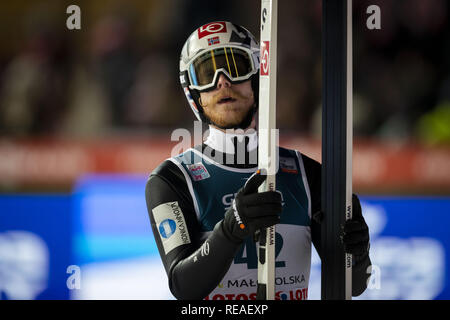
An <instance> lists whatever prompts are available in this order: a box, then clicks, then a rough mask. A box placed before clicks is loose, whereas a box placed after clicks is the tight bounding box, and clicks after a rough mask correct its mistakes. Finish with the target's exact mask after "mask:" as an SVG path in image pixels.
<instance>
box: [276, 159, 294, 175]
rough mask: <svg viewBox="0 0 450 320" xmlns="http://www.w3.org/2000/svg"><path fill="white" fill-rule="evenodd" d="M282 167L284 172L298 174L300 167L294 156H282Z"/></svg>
mask: <svg viewBox="0 0 450 320" xmlns="http://www.w3.org/2000/svg"><path fill="white" fill-rule="evenodd" d="M280 169H281V171H283V172H287V173H295V174H298V168H297V164H296V163H295V159H294V158H284V157H280Z"/></svg>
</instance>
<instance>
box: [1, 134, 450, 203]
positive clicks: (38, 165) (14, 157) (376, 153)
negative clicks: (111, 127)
mask: <svg viewBox="0 0 450 320" xmlns="http://www.w3.org/2000/svg"><path fill="white" fill-rule="evenodd" d="M177 143H178V142H177V141H170V140H169V139H168V138H167V137H166V136H163V137H154V138H148V139H134V138H133V139H132V140H94V141H80V140H56V139H43V140H20V141H19V140H2V141H0V177H1V181H0V186H10V185H12V186H26V185H29V184H32V185H42V186H45V185H49V186H50V185H58V184H72V183H74V182H75V181H76V179H77V178H78V177H80V176H81V175H84V174H88V173H132V174H150V172H151V171H152V170H153V169H154V168H155V167H156V166H157V165H158V164H159V163H161V162H162V161H164V160H165V159H167V158H169V157H171V156H172V154H171V153H172V152H173V153H174V154H173V155H175V154H178V153H179V151H180V150H179V148H177V150H172V149H173V148H174V147H175V146H177ZM280 144H281V145H283V146H285V147H288V148H295V149H297V150H300V151H301V152H302V153H304V154H306V155H308V156H309V157H311V158H313V159H316V160H318V161H320V158H321V145H320V141H315V140H311V139H303V138H297V137H284V138H282V139H281V141H280ZM353 184H354V188H355V190H358V189H362V190H374V191H379V192H390V191H400V192H402V191H405V192H407V191H410V190H417V191H422V192H424V193H429V192H431V191H437V192H439V193H440V194H442V193H447V194H448V193H449V191H450V148H448V147H435V148H432V147H424V146H418V145H412V144H385V143H383V144H381V143H375V142H363V141H355V143H354V147H353Z"/></svg>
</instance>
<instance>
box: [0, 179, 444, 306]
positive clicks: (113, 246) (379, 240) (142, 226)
mask: <svg viewBox="0 0 450 320" xmlns="http://www.w3.org/2000/svg"><path fill="white" fill-rule="evenodd" d="M146 180H147V176H143V175H88V176H85V177H83V178H82V179H80V180H79V181H78V183H77V184H76V186H75V188H74V191H73V193H72V194H71V195H65V196H56V195H55V196H52V195H33V196H31V195H30V196H27V195H23V196H14V195H9V196H7V195H3V196H0V208H1V209H0V293H1V297H2V299H17V298H19V299H69V298H70V299H173V296H172V295H171V293H170V291H169V289H168V283H167V276H166V274H165V271H164V268H163V266H162V263H161V261H160V257H159V254H158V251H157V248H156V244H155V242H154V239H153V235H152V232H151V228H150V222H149V218H148V214H147V208H146V204H145V197H144V188H145V183H146ZM360 198H361V202H362V207H363V213H364V216H365V219H366V221H367V223H368V225H369V228H370V238H371V254H370V255H371V260H372V263H373V270H372V277H371V280H370V283H369V288H368V289H367V290H366V291H365V292H364V293H363V295H362V296H360V297H358V298H357V299H450V279H449V272H450V235H449V234H448V229H449V226H450V215H449V213H450V197H374V196H361V197H360ZM69 267H72V268H69ZM74 270H78V276H79V278H78V279H73V276H74V275H75V272H74ZM71 278H72V280H74V281H70V280H71ZM308 292H309V298H310V299H319V298H320V261H319V258H318V257H317V254H315V255H313V259H312V268H311V278H310V286H309V290H308Z"/></svg>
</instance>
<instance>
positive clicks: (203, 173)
mask: <svg viewBox="0 0 450 320" xmlns="http://www.w3.org/2000/svg"><path fill="white" fill-rule="evenodd" d="M187 168H188V170H189V174H190V175H191V177H192V179H194V181H200V180H204V179H208V178H209V177H210V175H209V172H208V170H206V168H205V166H204V165H203V163H194V164H188V165H187Z"/></svg>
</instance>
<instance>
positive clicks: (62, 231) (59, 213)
mask: <svg viewBox="0 0 450 320" xmlns="http://www.w3.org/2000/svg"><path fill="white" fill-rule="evenodd" d="M70 220H71V196H70V195H63V196H62V195H47V194H41V195H0V297H1V299H20V300H28V299H45V300H47V299H69V297H70V294H69V289H68V286H67V280H68V279H69V277H70V273H67V270H68V268H69V266H70V265H71V264H72V263H71V259H72V257H71V253H72V229H71V221H70Z"/></svg>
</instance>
